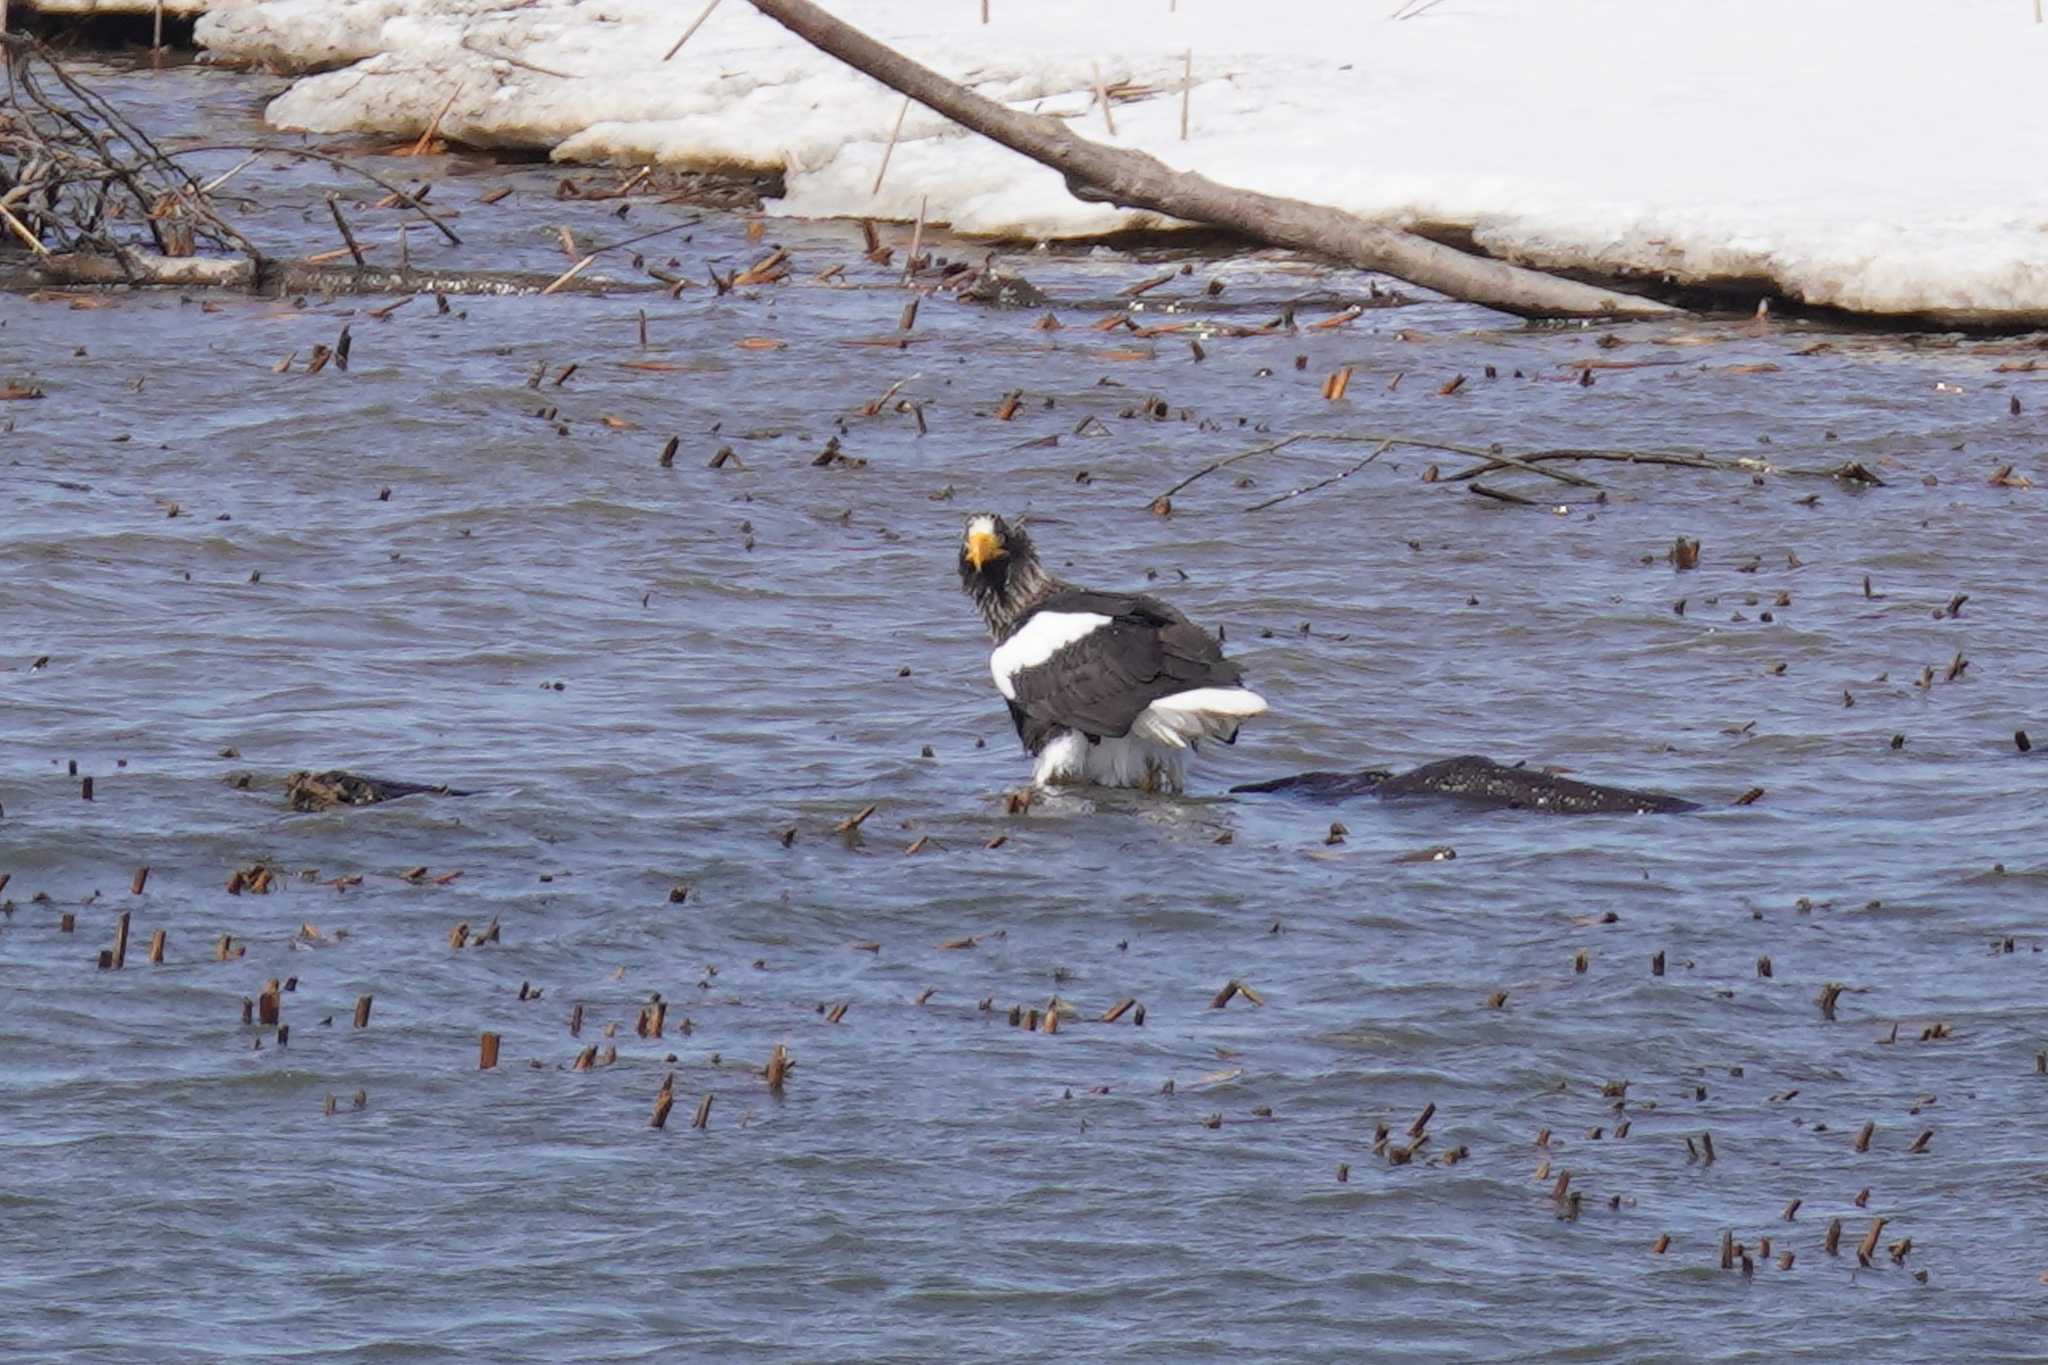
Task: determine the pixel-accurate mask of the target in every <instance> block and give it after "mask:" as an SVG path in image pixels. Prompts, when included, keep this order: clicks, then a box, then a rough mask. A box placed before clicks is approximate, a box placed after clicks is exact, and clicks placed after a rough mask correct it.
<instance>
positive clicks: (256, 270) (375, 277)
mask: <svg viewBox="0 0 2048 1365" xmlns="http://www.w3.org/2000/svg"><path fill="white" fill-rule="evenodd" d="M121 285H128V286H134V287H141V288H147V287H156V286H174V287H177V288H188V289H189V288H200V287H210V288H216V289H235V290H242V291H244V292H247V293H252V294H541V293H545V292H547V290H548V288H549V286H550V285H553V286H554V287H555V291H556V292H557V293H564V292H576V293H592V294H628V293H652V292H656V291H658V290H661V289H663V288H664V286H663V285H661V284H659V283H655V282H651V281H650V282H641V281H631V282H627V283H620V282H619V281H617V280H603V279H589V278H584V277H578V278H576V279H572V280H568V281H563V280H562V279H561V277H560V276H559V275H550V274H548V273H546V272H544V271H535V270H415V269H401V268H387V267H384V266H375V265H368V266H356V265H336V264H333V263H330V262H323V261H280V260H275V259H271V258H269V257H265V258H263V259H260V260H254V259H250V258H248V257H220V256H159V255H156V254H154V253H152V252H146V251H114V252H53V253H51V254H48V255H43V256H36V257H33V258H31V259H29V260H27V261H24V262H23V263H22V264H21V265H20V267H18V268H16V269H13V270H9V269H7V268H5V267H0V290H20V289H47V288H61V287H67V286H71V287H76V286H90V287H101V288H104V287H108V286H121Z"/></svg>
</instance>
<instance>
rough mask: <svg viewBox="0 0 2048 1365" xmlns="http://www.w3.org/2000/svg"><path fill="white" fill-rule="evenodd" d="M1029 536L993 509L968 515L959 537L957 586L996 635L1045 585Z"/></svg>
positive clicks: (1046, 581) (1001, 632) (1044, 577)
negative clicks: (965, 593)
mask: <svg viewBox="0 0 2048 1365" xmlns="http://www.w3.org/2000/svg"><path fill="white" fill-rule="evenodd" d="M1048 581H1049V580H1047V578H1046V576H1045V574H1044V572H1043V571H1042V570H1041V569H1040V568H1039V567H1038V555H1037V553H1036V552H1035V551H1034V550H1033V549H1032V548H1031V537H1030V536H1028V535H1026V534H1024V528H1023V527H1021V526H1012V525H1010V523H1008V522H1006V521H1004V520H1003V519H1002V518H1001V517H999V516H997V515H995V514H994V513H993V512H977V513H976V514H975V515H973V516H971V517H969V518H968V519H967V529H966V530H965V532H963V533H962V535H961V537H960V586H961V587H963V588H965V589H966V590H967V594H968V596H970V597H972V598H973V599H974V604H975V605H976V606H977V607H979V608H980V609H981V614H982V618H983V619H984V620H986V621H987V622H988V625H989V629H990V630H991V631H993V632H995V633H996V634H997V635H998V636H1001V635H1002V634H1004V633H1005V630H1006V628H1007V626H1008V625H1009V624H1011V623H1013V622H1014V621H1015V620H1016V618H1017V617H1018V616H1020V615H1022V614H1023V612H1024V611H1025V610H1027V609H1028V608H1029V607H1030V606H1031V605H1032V604H1033V603H1034V601H1035V600H1036V598H1037V597H1038V596H1040V595H1041V594H1042V593H1043V592H1044V591H1045V590H1046V588H1047V586H1048Z"/></svg>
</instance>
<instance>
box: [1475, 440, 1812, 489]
mask: <svg viewBox="0 0 2048 1365" xmlns="http://www.w3.org/2000/svg"><path fill="white" fill-rule="evenodd" d="M1454 448H1455V447H1451V446H1445V447H1442V449H1446V450H1450V449H1454ZM1459 453H1460V454H1466V455H1481V456H1484V457H1485V459H1486V463H1485V464H1476V465H1473V466H1472V467H1471V468H1470V469H1461V470H1459V471H1458V472H1457V473H1455V474H1446V475H1444V477H1443V479H1442V482H1444V483H1460V482H1463V481H1464V480H1466V479H1476V478H1478V477H1479V476H1480V475H1482V474H1495V473H1498V472H1499V471H1501V470H1503V469H1525V470H1527V471H1529V472H1530V473H1532V474H1544V475H1548V476H1550V477H1553V478H1554V477H1556V475H1557V474H1558V473H1559V472H1560V471H1558V470H1554V469H1544V468H1542V467H1541V466H1542V464H1543V463H1544V462H1548V461H1552V460H1606V461H1609V462H1612V463H1617V464H1663V465H1678V466H1681V467H1683V468H1686V469H1721V470H1730V469H1746V470H1751V471H1753V472H1757V473H1761V472H1763V467H1762V466H1760V465H1746V464H1743V463H1741V462H1740V461H1738V460H1717V459H1714V458H1713V457H1712V456H1708V455H1697V454H1690V453H1685V452H1679V453H1675V454H1667V453H1662V452H1658V451H1653V450H1539V451H1537V452H1535V453H1534V454H1531V455H1524V456H1522V457H1520V458H1519V459H1511V458H1509V457H1508V456H1505V455H1502V454H1500V453H1499V452H1498V451H1492V450H1473V449H1470V448H1467V449H1465V450H1462V451H1460V452H1459ZM1780 472H1783V473H1792V472H1794V471H1791V470H1785V471H1780ZM1578 482H1581V483H1585V484H1586V485H1587V486H1589V487H1597V486H1598V485H1594V484H1591V483H1590V482H1589V481H1586V480H1579V481H1578Z"/></svg>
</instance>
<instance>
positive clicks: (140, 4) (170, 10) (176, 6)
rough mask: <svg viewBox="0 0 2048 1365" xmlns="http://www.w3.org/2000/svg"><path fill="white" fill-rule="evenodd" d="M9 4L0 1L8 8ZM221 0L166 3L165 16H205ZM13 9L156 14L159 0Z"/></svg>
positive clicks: (75, 0)
mask: <svg viewBox="0 0 2048 1365" xmlns="http://www.w3.org/2000/svg"><path fill="white" fill-rule="evenodd" d="M5 3H6V0H0V4H5ZM218 3H219V0H163V7H164V13H165V14H175V15H185V16H187V17H189V16H191V15H194V14H203V13H205V12H206V11H207V10H209V9H212V8H213V7H214V6H215V5H216V4H218ZM14 7H15V8H16V9H18V10H27V11H30V12H32V13H37V14H61V15H64V16H66V17H72V18H75V17H78V16H80V15H90V14H154V13H155V12H156V7H157V0H14Z"/></svg>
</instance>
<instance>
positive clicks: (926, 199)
mask: <svg viewBox="0 0 2048 1365" xmlns="http://www.w3.org/2000/svg"><path fill="white" fill-rule="evenodd" d="M930 205H931V196H930V195H928V194H921V195H919V196H918V198H917V225H916V226H915V227H913V228H911V230H910V254H909V255H908V256H906V257H904V259H903V286H904V288H906V289H907V288H909V287H910V280H911V277H912V276H913V275H915V274H917V252H918V248H919V247H920V246H921V245H923V243H924V213H925V209H927V208H928V207H930Z"/></svg>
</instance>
